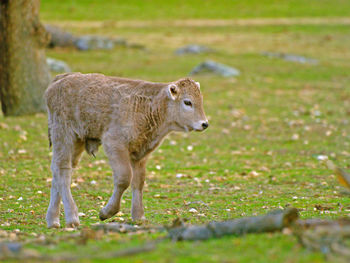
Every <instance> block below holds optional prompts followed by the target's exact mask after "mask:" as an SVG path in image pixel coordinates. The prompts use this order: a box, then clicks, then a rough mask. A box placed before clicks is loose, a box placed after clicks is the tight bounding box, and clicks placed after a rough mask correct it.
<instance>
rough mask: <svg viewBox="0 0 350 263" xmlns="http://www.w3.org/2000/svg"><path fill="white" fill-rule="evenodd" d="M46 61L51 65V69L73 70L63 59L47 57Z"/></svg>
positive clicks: (60, 71)
mask: <svg viewBox="0 0 350 263" xmlns="http://www.w3.org/2000/svg"><path fill="white" fill-rule="evenodd" d="M46 63H47V65H48V66H49V69H50V71H53V72H59V73H62V72H71V69H70V67H69V66H68V65H67V63H66V62H64V61H62V60H57V59H54V58H46Z"/></svg>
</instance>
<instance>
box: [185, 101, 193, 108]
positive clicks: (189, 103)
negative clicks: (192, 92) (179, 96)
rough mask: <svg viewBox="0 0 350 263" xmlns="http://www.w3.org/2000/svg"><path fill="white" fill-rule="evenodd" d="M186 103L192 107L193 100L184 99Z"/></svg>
mask: <svg viewBox="0 0 350 263" xmlns="http://www.w3.org/2000/svg"><path fill="white" fill-rule="evenodd" d="M184 104H185V105H186V106H190V107H192V102H191V101H189V100H184Z"/></svg>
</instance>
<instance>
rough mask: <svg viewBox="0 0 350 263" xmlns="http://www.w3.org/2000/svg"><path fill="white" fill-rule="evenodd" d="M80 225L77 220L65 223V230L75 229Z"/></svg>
mask: <svg viewBox="0 0 350 263" xmlns="http://www.w3.org/2000/svg"><path fill="white" fill-rule="evenodd" d="M79 225H80V222H79V219H78V221H70V222H67V223H66V227H67V228H76V227H78V226H79Z"/></svg>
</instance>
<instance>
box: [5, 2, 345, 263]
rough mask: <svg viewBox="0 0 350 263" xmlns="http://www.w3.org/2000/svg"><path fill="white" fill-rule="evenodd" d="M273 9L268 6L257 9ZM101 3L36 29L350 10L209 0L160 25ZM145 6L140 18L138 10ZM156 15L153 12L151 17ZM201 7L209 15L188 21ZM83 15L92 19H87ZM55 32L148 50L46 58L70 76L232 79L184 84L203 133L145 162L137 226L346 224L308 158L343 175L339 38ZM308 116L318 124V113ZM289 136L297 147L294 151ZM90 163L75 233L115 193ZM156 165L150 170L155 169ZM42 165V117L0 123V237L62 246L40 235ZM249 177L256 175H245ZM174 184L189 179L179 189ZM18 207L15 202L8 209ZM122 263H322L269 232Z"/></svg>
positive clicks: (173, 11) (267, 30)
mask: <svg viewBox="0 0 350 263" xmlns="http://www.w3.org/2000/svg"><path fill="white" fill-rule="evenodd" d="M136 2H137V3H138V5H135V3H136ZM270 2H272V3H274V4H273V5H268V4H267V3H270ZM84 3H87V4H84ZM112 3H113V2H112V1H110V2H107V1H106V2H101V3H100V2H98V1H66V2H64V3H61V2H59V1H42V13H41V16H42V18H43V19H45V20H51V21H53V20H60V19H63V20H67V21H69V20H88V19H92V20H104V19H107V20H114V19H127V20H132V19H135V20H138V19H168V18H169V19H170V18H235V17H281V16H286V17H294V16H298V17H303V16H346V15H347V13H346V12H348V11H347V10H350V9H349V8H347V6H348V2H347V1H337V3H338V4H332V5H329V3H330V1H301V0H300V1H290V2H288V5H291V4H292V3H294V4H295V8H292V9H289V8H287V7H288V5H287V4H286V3H287V2H286V1H266V0H265V1H249V4H247V5H244V6H243V3H244V2H243V1H240V2H238V1H234V2H233V4H232V9H229V8H225V7H226V6H227V5H228V3H229V1H220V2H219V3H215V5H214V4H213V3H214V1H195V0H192V1H186V4H183V5H175V4H174V3H175V2H174V1H167V2H166V12H162V10H163V9H162V8H165V7H162V6H161V5H160V4H159V3H158V2H157V1H144V2H141V1H128V2H124V3H118V5H114V4H113V5H112ZM146 3H147V7H145V6H144V5H146ZM184 3H185V2H184ZM277 3H279V4H277ZM305 3H308V8H305ZM316 3H317V4H316ZM332 3H334V2H333V1H332ZM341 3H342V4H341ZM157 4H159V6H160V7H159V8H154V6H155V5H157ZM148 5H149V6H148ZM201 5H204V6H206V7H207V8H199V7H200V6H201ZM210 5H211V6H210ZM312 6H316V7H317V8H312ZM172 7H174V8H172ZM209 7H210V8H209ZM239 7H242V8H240V9H239ZM91 9H93V10H94V12H91V11H89V10H91ZM67 10H69V12H67ZM118 10H119V11H118ZM126 10H130V12H131V13H130V14H129V13H127V12H126ZM142 10H144V11H142ZM179 10H182V12H180V11H179ZM249 10H253V11H252V12H248V11H249ZM254 10H255V11H254ZM274 10H279V12H274ZM325 10H326V11H325ZM141 11H142V12H141ZM258 11H259V12H258ZM82 22H84V21H82ZM65 27H66V29H68V30H70V31H72V32H74V33H76V34H102V35H107V36H119V37H125V38H126V39H127V40H128V41H130V42H133V43H141V44H143V45H145V46H146V47H147V51H142V50H137V49H127V48H123V47H116V48H115V49H113V50H112V51H88V52H79V51H76V50H72V49H54V50H48V51H47V54H48V56H51V57H54V58H58V59H62V60H64V61H66V62H67V63H68V64H69V65H70V66H71V68H72V69H73V70H74V71H80V72H102V73H104V74H107V75H118V76H124V77H130V78H142V79H147V80H152V81H172V80H175V79H178V78H181V77H184V76H186V75H187V74H188V72H190V70H191V69H192V68H193V67H194V66H195V65H197V64H198V63H200V62H201V61H203V60H205V59H212V60H215V61H218V62H221V63H226V64H228V65H231V66H234V67H237V68H238V69H239V70H240V71H241V72H242V74H241V76H239V77H238V78H237V79H232V78H221V77H216V76H209V75H204V76H203V75H198V76H195V77H194V78H195V80H196V81H200V82H201V89H202V92H203V94H204V106H205V110H206V113H207V115H208V116H209V117H210V128H209V129H208V130H207V131H206V132H204V133H191V134H172V135H171V136H169V137H168V139H166V140H165V141H164V143H163V144H162V146H161V147H160V148H159V149H158V150H157V151H156V152H155V153H154V154H153V156H152V158H151V159H150V161H149V164H148V175H147V185H146V187H145V193H144V204H145V206H146V209H145V212H146V217H147V218H148V220H149V222H148V224H150V225H153V224H157V225H158V224H170V222H171V221H172V220H173V219H175V218H176V217H181V218H187V219H188V220H189V222H190V223H196V224H200V223H207V222H209V221H211V220H225V219H231V218H240V217H242V216H249V215H257V214H263V213H266V212H267V211H268V210H270V209H275V208H279V207H285V206H294V207H297V208H300V209H301V212H300V214H301V217H302V218H310V217H319V218H337V217H341V216H349V215H350V211H349V210H350V207H349V203H350V198H349V196H346V195H343V194H342V193H341V190H342V188H341V187H340V186H339V184H338V183H337V181H336V179H335V177H334V175H332V171H330V170H327V169H325V168H324V167H323V166H322V165H321V164H320V163H319V162H318V161H317V159H316V156H317V155H319V154H326V155H328V156H330V158H332V159H333V160H334V161H335V162H336V163H337V164H338V165H339V166H342V167H345V168H350V166H349V155H350V153H349V152H350V151H349V135H350V128H349V123H348V122H349V110H348V108H349V103H350V89H349V87H348V83H349V80H350V78H349V74H348V73H349V71H350V49H349V47H348V43H349V41H350V28H349V27H348V26H344V25H304V26H303V25H289V26H281V25H276V26H272V25H268V26H220V27H219V26H218V27H206V26H191V25H189V26H176V27H163V26H155V27H153V26H145V27H143V28H138V27H133V26H131V25H126V26H118V27H115V26H114V25H113V23H111V24H108V23H107V24H105V25H104V26H103V27H97V28H96V27H94V26H91V25H89V23H88V21H87V23H86V25H85V26H83V27H77V26H74V24H72V25H71V26H70V25H69V23H67V24H66V25H65ZM189 43H198V44H204V45H207V46H209V47H212V48H214V49H216V50H217V51H218V52H217V53H211V54H203V55H189V56H176V55H174V53H173V52H174V50H175V49H176V48H177V47H180V46H182V45H185V44H189ZM263 51H278V52H289V53H295V54H301V55H305V56H307V57H311V58H316V59H319V64H318V65H300V64H296V63H293V62H286V61H283V60H279V59H269V58H266V57H264V56H262V55H261V52H263ZM317 111H319V112H320V113H321V115H320V116H317V115H318V114H315V112H317ZM295 134H298V135H299V139H297V140H293V135H294V136H295ZM174 141H175V142H176V145H174ZM189 145H192V146H193V150H192V151H189V150H188V149H187V146H189ZM23 150H25V151H23ZM101 160H106V157H105V155H104V153H103V151H100V152H99V153H98V155H97V158H96V159H93V158H90V157H88V156H87V155H84V156H83V160H82V162H81V165H80V167H79V168H78V169H77V171H76V172H75V175H74V178H73V182H74V183H76V184H77V185H76V187H74V188H73V196H74V198H75V200H76V202H77V204H78V207H79V211H80V212H84V213H85V214H86V216H85V217H81V223H82V227H84V226H89V225H91V224H93V223H96V222H98V212H99V209H100V208H101V206H103V205H104V203H105V202H106V201H108V198H109V196H110V195H111V192H112V187H113V182H112V177H111V170H110V168H109V166H108V164H107V163H104V162H101ZM157 165H160V166H161V169H160V170H158V169H157V168H156V166H157ZM49 166H50V149H49V148H48V141H47V121H46V116H45V115H44V114H38V115H36V116H25V117H16V118H12V117H11V118H4V117H0V178H1V182H2V183H1V186H0V228H1V229H4V230H8V231H13V230H15V229H19V230H20V232H22V233H24V234H23V235H24V239H25V240H28V239H29V237H28V236H31V235H33V234H32V233H35V234H45V235H47V236H48V237H50V236H51V235H52V236H53V238H54V237H55V236H57V235H56V233H57V232H58V233H60V234H62V235H63V234H65V231H64V230H63V229H61V230H48V229H46V225H45V212H46V207H47V205H48V202H49V190H50V182H49V181H48V179H49V178H50V177H51V173H50V168H49ZM252 171H256V172H257V173H258V175H257V176H253V175H252V174H251V172H252ZM177 173H183V174H186V175H188V177H186V178H176V176H175V175H176V174H177ZM196 178H198V179H196ZM92 180H95V181H97V185H91V183H90V182H91V181H92ZM157 195H160V198H157V197H156V196H157ZM20 197H22V198H23V200H18V199H19V198H20ZM295 197H297V198H295ZM124 201H125V203H123V204H122V212H123V213H124V216H122V217H123V218H124V219H125V220H126V221H127V222H129V221H130V220H131V218H130V204H131V193H130V191H127V192H126V193H125V195H124ZM191 201H203V202H205V203H206V204H208V207H206V206H203V205H200V204H193V205H186V203H187V202H191ZM317 204H319V205H322V206H328V207H331V209H330V211H329V213H328V212H327V213H321V212H320V211H315V209H314V207H315V205H317ZM339 204H341V205H342V206H343V207H344V208H343V209H342V210H339V207H340V205H339ZM190 208H196V209H197V210H198V211H199V214H204V216H200V215H198V214H191V213H189V209H190ZM62 216H63V213H62ZM62 216H61V219H63V217H62ZM62 223H64V222H62ZM26 235H28V236H26ZM162 236H163V234H152V235H146V234H140V235H134V236H130V235H126V234H119V235H114V236H107V237H104V238H103V239H102V240H99V241H93V240H92V241H89V243H88V244H87V245H86V246H82V245H76V244H75V242H74V240H73V241H67V242H60V243H59V244H56V245H51V246H48V245H36V244H30V245H27V246H28V247H31V248H35V249H38V250H39V251H41V252H43V253H60V252H66V251H71V252H73V251H74V253H76V254H78V255H79V254H81V255H84V254H86V253H93V252H94V251H99V250H101V251H106V252H107V251H111V250H118V249H123V248H126V247H132V246H138V245H141V244H143V243H146V242H150V241H152V240H155V239H157V238H159V237H162ZM121 261H125V262H130V261H135V262H143V261H145V262H155V261H162V262H194V261H198V262H325V261H324V258H323V256H322V255H321V254H320V253H315V252H310V251H308V250H305V249H304V248H302V247H301V246H300V245H299V244H298V242H297V240H296V238H294V237H293V236H290V235H284V234H280V233H276V234H264V235H247V236H244V237H239V238H235V237H226V238H223V239H220V240H209V241H205V242H194V243H191V242H183V243H172V242H171V241H163V242H161V243H160V244H159V245H158V246H157V249H156V250H154V251H152V252H149V253H144V254H140V255H136V256H133V257H126V258H123V259H121Z"/></svg>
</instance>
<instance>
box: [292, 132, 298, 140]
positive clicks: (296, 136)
mask: <svg viewBox="0 0 350 263" xmlns="http://www.w3.org/2000/svg"><path fill="white" fill-rule="evenodd" d="M292 140H293V141H297V140H299V134H297V133H295V134H293V136H292Z"/></svg>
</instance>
